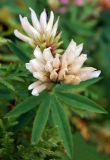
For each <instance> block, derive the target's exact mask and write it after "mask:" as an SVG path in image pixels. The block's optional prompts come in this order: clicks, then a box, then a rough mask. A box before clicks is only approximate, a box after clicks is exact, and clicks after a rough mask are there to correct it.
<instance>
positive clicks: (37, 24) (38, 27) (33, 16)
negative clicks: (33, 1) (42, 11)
mask: <svg viewBox="0 0 110 160" xmlns="http://www.w3.org/2000/svg"><path fill="white" fill-rule="evenodd" d="M29 9H30V11H31V19H32V24H33V26H34V28H35V29H36V30H37V31H41V25H40V22H39V20H38V18H37V15H36V13H35V11H34V10H33V9H32V8H31V7H30V8H29Z"/></svg>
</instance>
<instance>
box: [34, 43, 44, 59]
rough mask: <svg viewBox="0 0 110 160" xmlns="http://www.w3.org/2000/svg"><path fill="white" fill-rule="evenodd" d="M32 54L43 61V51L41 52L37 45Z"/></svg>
mask: <svg viewBox="0 0 110 160" xmlns="http://www.w3.org/2000/svg"><path fill="white" fill-rule="evenodd" d="M34 55H35V57H36V58H37V59H38V60H40V61H41V62H44V58H43V53H42V52H41V50H40V48H39V47H38V46H37V47H36V48H35V50H34Z"/></svg>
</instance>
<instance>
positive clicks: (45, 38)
mask: <svg viewBox="0 0 110 160" xmlns="http://www.w3.org/2000/svg"><path fill="white" fill-rule="evenodd" d="M29 9H30V11H31V20H32V25H31V24H30V22H29V21H28V19H27V17H22V16H21V15H20V16H19V17H20V21H21V25H22V27H23V30H24V31H25V33H26V34H27V35H25V34H22V33H21V32H19V31H18V30H17V29H15V31H14V34H15V36H16V37H17V38H19V39H20V40H22V41H24V42H27V43H29V44H30V45H31V46H33V47H36V46H39V47H40V48H41V49H42V50H43V49H44V48H48V47H51V51H52V54H55V53H56V52H57V53H59V52H61V50H57V48H58V47H59V46H60V45H61V44H62V41H59V40H60V37H61V32H60V33H57V28H58V21H59V18H58V19H57V20H56V22H55V23H54V13H53V12H52V11H51V12H50V17H49V20H47V19H48V18H47V13H46V11H45V9H44V11H43V12H42V13H41V15H40V19H39V20H38V18H37V15H36V13H35V11H34V10H33V9H32V8H29Z"/></svg>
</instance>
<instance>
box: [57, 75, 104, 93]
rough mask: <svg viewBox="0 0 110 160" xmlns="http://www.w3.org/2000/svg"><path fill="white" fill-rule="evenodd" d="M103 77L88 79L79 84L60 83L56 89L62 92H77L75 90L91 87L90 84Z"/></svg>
mask: <svg viewBox="0 0 110 160" xmlns="http://www.w3.org/2000/svg"><path fill="white" fill-rule="evenodd" d="M99 80H101V78H93V79H90V80H87V81H83V82H81V83H80V84H78V85H71V84H59V85H56V88H55V90H56V91H60V92H75V91H82V90H84V89H85V88H87V87H89V86H90V85H92V84H94V83H96V82H98V81H99Z"/></svg>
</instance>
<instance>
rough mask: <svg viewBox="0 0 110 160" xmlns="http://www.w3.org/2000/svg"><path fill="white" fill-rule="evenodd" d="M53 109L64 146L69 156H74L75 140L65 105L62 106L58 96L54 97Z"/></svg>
mask: <svg viewBox="0 0 110 160" xmlns="http://www.w3.org/2000/svg"><path fill="white" fill-rule="evenodd" d="M51 109H52V118H53V122H54V124H55V125H56V126H57V127H58V132H59V136H60V137H61V139H62V140H63V143H64V147H65V149H66V152H67V154H68V156H69V157H70V158H72V156H73V153H72V150H73V140H72V135H71V131H70V126H69V123H68V119H67V117H66V115H65V112H64V110H63V107H62V106H61V103H60V102H59V101H58V99H56V97H53V100H52V107H51Z"/></svg>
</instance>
